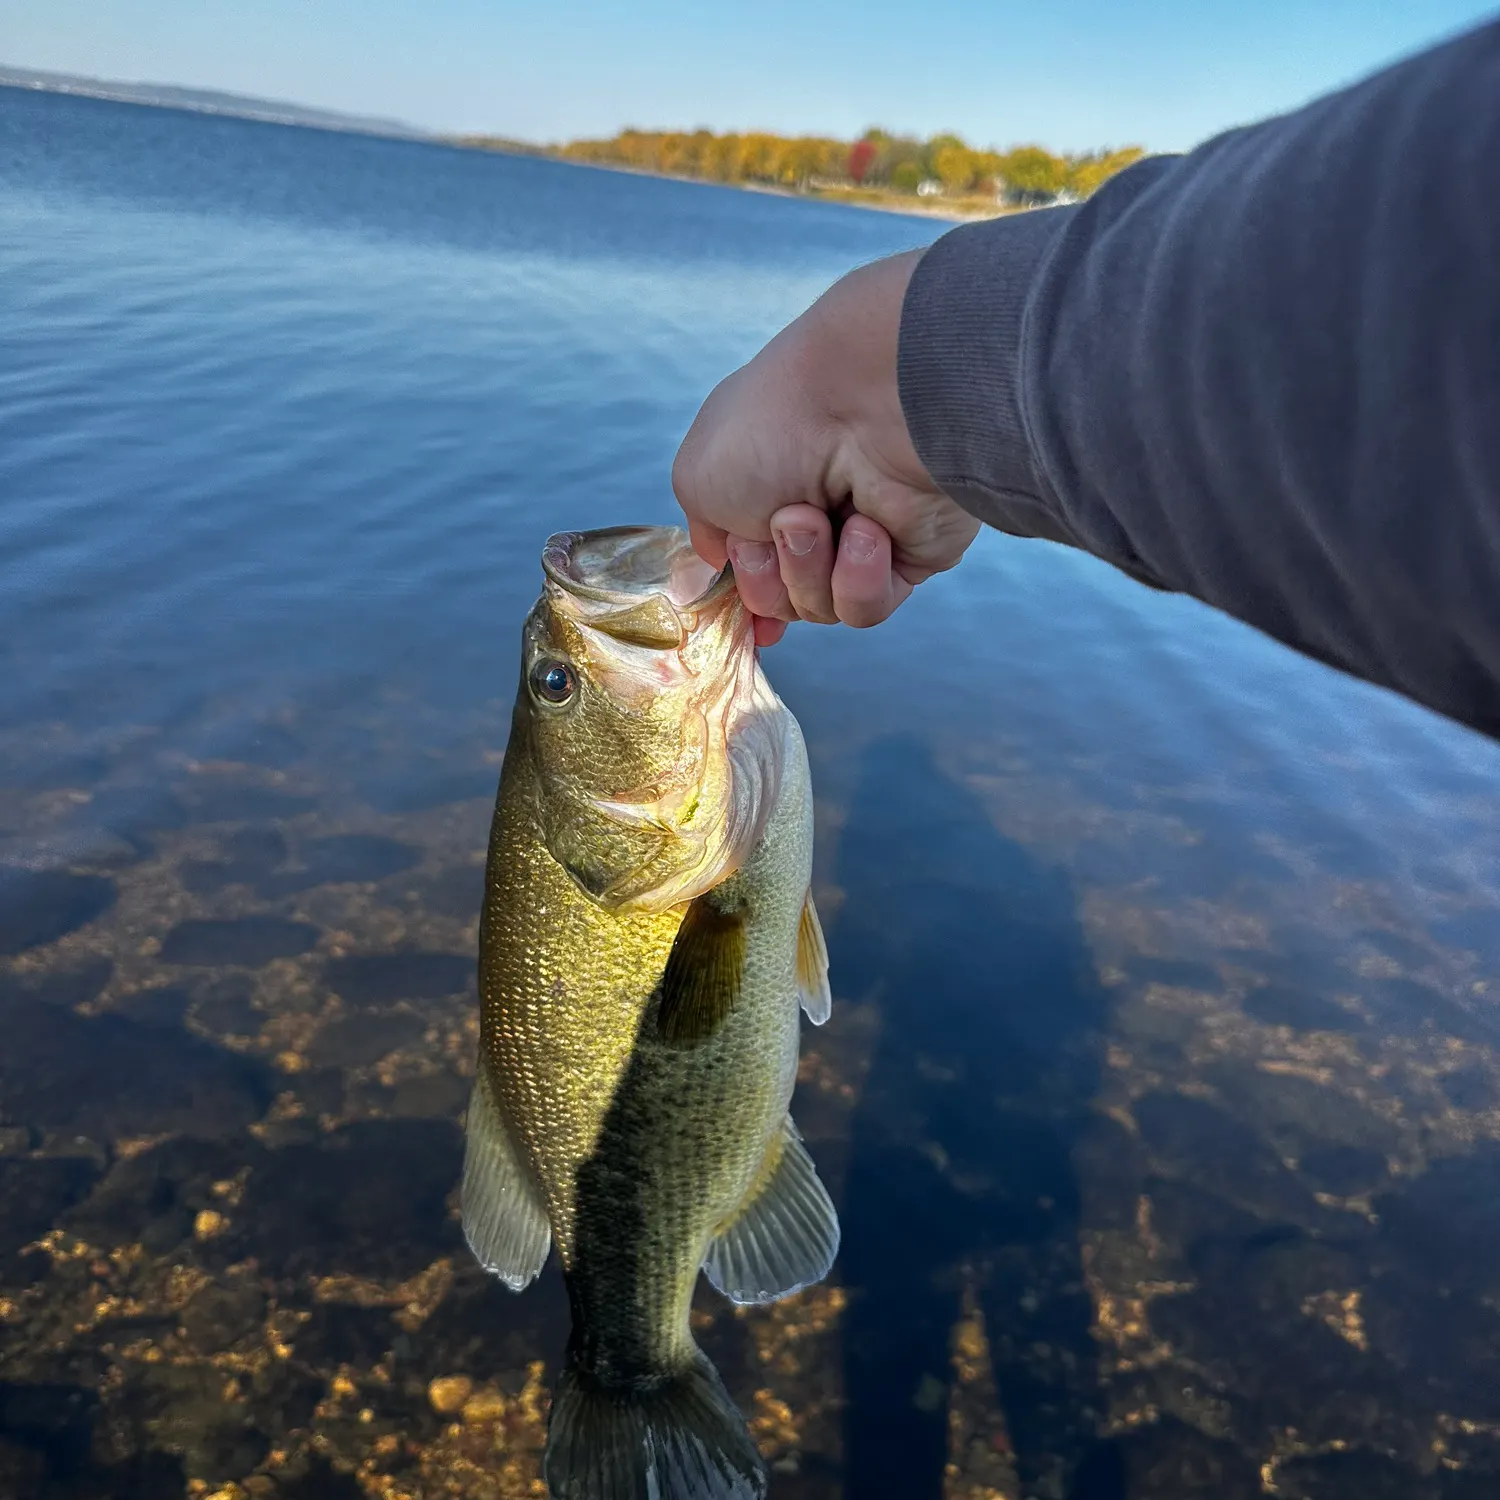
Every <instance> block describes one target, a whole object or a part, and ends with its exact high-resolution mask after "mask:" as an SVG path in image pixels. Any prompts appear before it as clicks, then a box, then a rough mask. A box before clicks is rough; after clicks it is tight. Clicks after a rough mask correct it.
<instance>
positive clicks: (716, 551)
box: [688, 516, 729, 568]
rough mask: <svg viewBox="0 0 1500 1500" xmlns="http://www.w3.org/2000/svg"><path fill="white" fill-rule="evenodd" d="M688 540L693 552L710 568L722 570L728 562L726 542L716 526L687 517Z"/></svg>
mask: <svg viewBox="0 0 1500 1500" xmlns="http://www.w3.org/2000/svg"><path fill="white" fill-rule="evenodd" d="M688 540H689V541H690V542H691V543H692V544H693V551H694V552H696V553H697V554H698V556H699V557H701V558H702V559H703V561H704V562H706V563H707V564H708V565H709V567H711V568H722V567H723V566H724V564H725V563H726V562H727V561H728V560H729V547H728V540H727V538H726V536H725V534H724V533H723V532H722V531H720V530H719V528H718V527H717V526H710V525H709V524H708V522H707V521H698V520H695V519H694V518H693V517H691V516H689V517H688Z"/></svg>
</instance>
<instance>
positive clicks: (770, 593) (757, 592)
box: [729, 536, 794, 620]
mask: <svg viewBox="0 0 1500 1500" xmlns="http://www.w3.org/2000/svg"><path fill="white" fill-rule="evenodd" d="M729 560H730V562H732V563H733V564H734V581H735V583H736V585H737V586H738V588H739V591H740V598H741V599H743V600H744V601H745V608H746V609H748V610H749V611H750V613H751V614H752V615H769V616H770V617H771V618H773V619H777V620H790V619H793V618H794V615H793V612H792V606H791V603H790V601H789V600H788V599H787V596H786V589H785V588H784V587H783V586H782V582H781V573H780V571H779V570H778V569H777V566H776V548H775V547H774V546H773V545H772V544H771V543H770V542H757V541H752V540H750V539H749V538H748V537H742V536H731V537H730V538H729Z"/></svg>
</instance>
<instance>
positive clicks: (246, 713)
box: [0, 90, 1500, 1500]
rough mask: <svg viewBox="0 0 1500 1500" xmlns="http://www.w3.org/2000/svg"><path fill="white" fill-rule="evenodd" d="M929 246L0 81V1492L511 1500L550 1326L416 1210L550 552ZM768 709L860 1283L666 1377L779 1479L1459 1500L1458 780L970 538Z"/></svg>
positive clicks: (1488, 960)
mask: <svg viewBox="0 0 1500 1500" xmlns="http://www.w3.org/2000/svg"><path fill="white" fill-rule="evenodd" d="M934 232H935V227H934V226H933V225H931V224H929V223H926V222H923V221H917V220H907V219H902V218H897V217H888V216H882V215H877V214H864V213H860V212H858V211H855V210H847V209H839V208H835V207H827V206H817V205H809V204H805V203H796V202H788V201H786V200H782V199H777V198H771V197H765V196H760V195H752V194H742V193H734V192H730V191H726V190H718V189H713V188H704V187H695V186H690V185H685V184H678V183H670V182H658V181H653V180H649V179H644V178H635V177H626V176H617V175H611V174H607V173H599V172H593V171H588V170H584V169H577V168H569V167H564V166H561V165H557V164H552V163H546V162H539V161H530V160H520V159H510V158H502V157H494V156H483V155H479V154H468V153H459V152H454V151H449V150H446V149H443V148H438V147H432V146H425V145H419V144H412V143H405V142H388V141H379V140H373V139H368V138H363V137H355V136H347V137H346V136H337V135H330V134H322V133H317V132H309V131H301V130H293V129H286V128H282V127H275V126H265V125H255V124H249V123H245V122H239V121H233V120H224V119H213V118H208V117H202V116H191V115H184V114H178V113H174V112H170V111H157V110H148V109H140V108H132V107H128V106H120V105H113V104H108V103H103V102H99V101H89V100H73V99H63V98H57V97H48V96H43V95H33V94H27V93H22V92H19V91H13V90H0V569H3V572H0V576H3V578H4V580H5V585H4V588H3V589H0V1021H3V1024H4V1028H5V1030H4V1036H5V1044H4V1047H3V1049H0V1315H3V1319H4V1322H3V1325H0V1326H3V1330H4V1337H3V1339H0V1494H5V1493H12V1492H13V1493H16V1494H18V1495H29V1494H38V1495H46V1496H49V1497H51V1496H63V1497H70V1500H71V1497H74V1496H90V1497H92V1496H105V1495H108V1496H116V1495H120V1496H126V1495H128V1496H137V1495H139V1496H152V1497H155V1496H169V1495H170V1496H177V1495H182V1494H187V1493H209V1492H214V1491H221V1492H223V1491H225V1487H226V1486H229V1485H238V1486H239V1487H240V1492H242V1493H244V1494H248V1495H256V1496H283V1495H307V1496H312V1495H320V1496H321V1495H334V1496H355V1495H391V1496H394V1495H397V1494H407V1495H411V1496H422V1497H426V1496H429V1495H433V1496H436V1495H449V1494H460V1495H474V1496H480V1495H484V1496H490V1495H494V1496H509V1495H523V1494H530V1493H534V1489H533V1486H534V1483H535V1472H536V1470H535V1459H536V1448H537V1444H538V1443H539V1441H540V1433H541V1421H540V1418H541V1412H542V1410H543V1393H544V1390H545V1383H546V1379H547V1374H548V1371H549V1370H550V1369H551V1368H552V1367H553V1364H554V1363H555V1360H556V1358H557V1356H558V1354H559V1352H560V1349H561V1341H562V1316H563V1314H562V1301H561V1294H560V1289H559V1287H558V1285H557V1283H556V1281H555V1278H549V1279H548V1280H547V1281H546V1283H545V1284H544V1285H542V1286H539V1287H538V1288H536V1289H534V1290H533V1291H532V1292H531V1293H529V1294H528V1295H527V1296H526V1297H523V1298H520V1299H510V1298H508V1297H506V1296H505V1294H504V1293H503V1292H501V1291H500V1290H499V1289H498V1288H495V1287H493V1286H488V1285H486V1284H485V1283H484V1281H483V1279H482V1278H480V1277H479V1276H478V1274H477V1273H476V1272H474V1271H473V1269H472V1267H470V1265H469V1264H468V1262H467V1259H466V1256H465V1254H464V1252H463V1249H462V1246H461V1243H460V1242H459V1240H458V1237H457V1232H456V1228H455V1225H454V1222H453V1220H452V1217H451V1213H450V1212H449V1200H448V1197H447V1195H448V1194H449V1193H450V1190H451V1188H452V1185H453V1180H454V1176H455V1173H456V1170H457V1161H458V1151H459V1141H460V1137H459V1131H458V1121H459V1119H460V1118H461V1112H462V1108H463V1100H464V1094H465V1090H466V1078H467V1074H468V1071H469V1068H470V1052H471V1049H472V1035H473V1017H472V1006H473V1002H472V995H471V993H470V991H469V985H470V980H469V969H470V965H471V960H472V952H473V945H474V937H475V930H474V918H475V914H476V911H477V904H478V891H479V886H478V878H479V861H480V859H481V858H482V849H483V840H484V835H485V831H486V825H487V818H488V802H489V799H490V797H491V795H492V792H493V785H494V780H495V774H496V765H497V761H498V752H499V750H500V749H501V747H502V746H503V742H504V735H505V730H506V723H507V717H508V709H509V700H510V696H511V693H512V690H513V684H514V674H515V645H516V638H517V631H518V627H519V624H520V621H521V618H522V617H523V615H524V613H525V610H526V608H527V607H528V606H529V603H530V601H531V599H532V598H533V597H534V595H535V592H536V587H537V582H538V565H537V557H538V552H539V548H540V544H541V542H542V540H543V539H544V538H545V536H546V535H547V533H549V532H550V531H552V530H555V529H559V528H562V527H584V526H594V525H603V524H609V523H612V522H624V521H652V520H668V519H671V517H672V514H673V511H672V505H671V501H670V495H669V493H668V489H667V484H666V473H667V467H668V464H669V461H670V457H671V453H672V451H673V447H674V444H675V441H676V438H677V437H678V435H679V434H680V433H681V431H682V430H683V428H684V427H685V425H686V423H687V421H688V420H689V419H690V417H691V415H692V412H693V410H694V409H695V407H696V405H697V402H698V401H699V400H700V399H701V397H702V394H703V393H704V392H705V391H706V389H707V388H708V387H709V385H711V383H712V382H713V381H714V380H715V379H717V378H718V377H719V376H720V375H721V374H722V373H724V372H725V371H726V370H728V369H729V368H731V367H733V366H734V365H735V364H736V363H738V362H740V361H741V360H742V359H743V358H745V357H746V356H747V355H748V354H749V353H751V352H752V351H753V350H754V349H755V348H756V347H757V346H758V344H759V343H760V342H761V341H762V340H763V339H764V338H765V337H766V336H767V335H768V334H769V333H770V332H772V331H773V330H774V329H775V328H776V327H778V326H779V325H780V324H781V323H782V322H784V321H785V320H786V319H787V318H788V317H790V316H792V315H793V314H794V313H796V312H797V311H798V310H800V308H801V307H802V306H804V305H805V304H806V303H807V302H808V301H810V300H811V299H812V297H813V296H815V295H816V293H817V292H818V291H819V290H820V289H821V288H822V287H823V286H824V285H825V284H826V283H827V282H828V281H830V280H831V279H832V278H833V277H834V276H836V275H837V274H838V273H839V272H840V271H841V270H843V269H845V268H846V267H847V266H849V265H850V264H852V263H854V262H856V261H859V260H862V259H868V258H871V257H874V256H876V255H879V254H883V253H886V252H888V251H892V250H896V249H899V248H903V247H906V246H910V245H913V244H919V243H922V242H923V241H924V240H925V239H926V238H928V237H930V236H931V235H932V233H934ZM770 667H771V670H772V673H773V676H774V678H775V681H776V683H777V685H778V687H779V688H780V689H781V691H782V693H783V695H784V696H785V697H786V698H787V700H788V701H789V702H790V703H791V704H792V706H793V708H794V709H795V710H796V712H797V713H798V715H799V717H800V719H801V721H802V723H803V726H804V729H805V730H806V732H807V735H808V739H809V743H810V746H811V750H812V754H813V758H814V770H815V777H816V781H817V785H818V791H819V796H820V806H819V813H820V819H821V821H820V828H819V899H820V904H821V906H822V908H823V910H824V913H825V921H826V924H827V926H828V929H829V939H830V945H831V950H832V959H833V970H834V989H835V995H836V998H837V1001H838V1003H837V1005H836V1010H835V1019H834V1021H833V1022H832V1023H830V1026H829V1027H828V1028H827V1029H826V1030H825V1031H824V1032H821V1033H817V1034H813V1035H809V1037H808V1038H807V1040H806V1045H805V1053H806V1057H805V1062H804V1069H803V1074H804V1077H803V1087H802V1092H801V1097H800V1098H799V1100H798V1103H797V1106H796V1113H797V1115H798V1118H799V1121H800V1123H801V1124H802V1127H803V1129H804V1131H805V1133H806V1134H807V1135H808V1137H809V1139H810V1140H811V1142H812V1144H813V1148H814V1152H815V1155H817V1157H818V1159H819V1162H820V1164H822V1166H823V1168H824V1171H825V1175H826V1176H827V1177H828V1178H829V1180H830V1183H831V1185H832V1186H833V1188H834V1190H835V1195H836V1197H838V1198H839V1200H840V1204H841V1210H842V1213H843V1217H844V1223H845V1253H844V1255H843V1257H842V1260H841V1264H840V1268H839V1271H838V1274H837V1278H836V1283H835V1284H834V1285H833V1286H831V1287H830V1288H825V1289H822V1290H821V1291H819V1292H818V1293H815V1294H812V1295H810V1296H808V1297H806V1298H803V1299H798V1300H796V1301H795V1302H793V1303H789V1304H786V1305H785V1306H783V1307H781V1308H778V1309H775V1310H772V1311H769V1312H761V1313H755V1314H751V1315H747V1316H740V1315H734V1314H731V1313H729V1312H727V1311H726V1310H725V1309H724V1308H722V1307H721V1306H719V1305H717V1304H716V1303H715V1302H714V1301H713V1300H712V1299H711V1298H710V1297H708V1296H707V1295H706V1294H705V1297H704V1301H703V1305H702V1322H703V1328H702V1337H703V1339H704V1342H705V1344H706V1345H707V1346H708V1347H709V1348H710V1349H711V1350H712V1351H713V1352H714V1354H715V1356H716V1358H718V1359H719V1361H720V1363H721V1366H722V1368H723V1369H724V1371H725V1374H726V1378H727V1379H728V1380H729V1382H730V1384H731V1387H732V1388H733V1389H734V1390H735V1392H736V1394H737V1395H738V1396H739V1397H740V1399H741V1400H742V1403H743V1404H744V1406H745V1408H746V1410H747V1411H748V1412H750V1413H751V1415H752V1419H753V1421H754V1423H755V1430H756V1432H757V1435H758V1436H759V1438H760V1439H761V1441H762V1444H763V1446H764V1447H765V1448H766V1451H767V1452H768V1454H770V1456H771V1457H772V1458H773V1460H774V1462H775V1463H776V1465H777V1478H776V1491H775V1493H776V1494H777V1495H778V1496H781V1497H788V1500H791V1497H798V1496H808V1497H811V1496H817V1497H833V1496H840V1495H842V1496H846V1497H849V1500H870V1497H876V1496H886V1495H894V1494H901V1495H903V1496H911V1497H914V1500H927V1497H937V1496H939V1495H942V1496H945V1497H963V1500H968V1497H974V1500H978V1497H981V1496H990V1497H993V1496H997V1495H998V1496H1004V1497H1006V1500H1019V1497H1021V1496H1024V1495H1031V1496H1036V1497H1039V1500H1040V1497H1058V1500H1063V1497H1066V1500H1116V1497H1127V1496H1128V1497H1142V1500H1144V1497H1152V1500H1155V1497H1162V1500H1177V1497H1197V1496H1204V1497H1207V1496H1210V1495H1212V1496H1215V1497H1219V1496H1227V1497H1237V1496H1241V1495H1245V1496H1248V1495H1255V1494H1262V1493H1272V1494H1277V1495H1282V1496H1293V1497H1306V1500H1321V1497H1345V1496H1348V1497H1351V1500H1352V1497H1355V1496H1359V1497H1364V1496H1383V1495H1387V1494H1389V1495H1400V1496H1402V1497H1408V1496H1423V1497H1425V1496H1434V1497H1445V1500H1446V1497H1450V1496H1459V1497H1467V1496H1476V1497H1477V1496H1480V1495H1490V1494H1492V1493H1493V1492H1494V1489H1495V1486H1496V1484H1497V1483H1500V1398H1497V1396H1496V1394H1495V1393H1496V1392H1497V1391H1500V1312H1497V1309H1500V1271H1497V1269H1496V1268H1497V1266H1500V1253H1497V1252H1500V1208H1497V1207H1496V1204H1497V1203H1500V1196H1497V1188H1500V1146H1497V1144H1496V1143H1497V1139H1500V1055H1497V1053H1496V1050H1495V1047H1496V1038H1497V1035H1500V1031H1497V1027H1496V1017H1495V1013H1494V1002H1493V997H1492V993H1491V992H1492V986H1493V979H1492V975H1493V974H1494V972H1495V968H1496V962H1495V961H1496V958H1497V956H1500V955H1497V946H1500V945H1497V942H1496V939H1495V937H1494V932H1495V923H1494V921H1493V917H1494V913H1495V911H1496V899H1497V898H1496V875H1497V872H1496V867H1495V850H1496V848H1497V847H1500V845H1497V839H1496V832H1497V829H1496V823H1497V817H1496V809H1495V800H1494V795H1493V789H1494V787H1495V785H1496V775H1497V771H1500V755H1497V751H1496V749H1495V747H1494V746H1492V745H1490V744H1488V743H1486V742H1482V741H1480V740H1478V739H1476V738H1475V737H1473V736H1471V735H1469V734H1467V733H1465V732H1464V731H1461V730H1459V729H1456V728H1454V727H1452V726H1450V725H1446V724H1443V723H1441V722H1439V721H1437V720H1435V719H1433V718H1432V717H1430V716H1428V715H1426V714H1424V713H1422V712H1420V711H1418V710H1416V709H1413V708H1411V707H1410V706H1408V705H1404V704H1401V703H1399V702H1397V701H1395V700H1393V699H1391V698H1389V697H1388V696H1386V695H1383V694H1381V693H1378V692H1376V691H1374V690H1371V689H1368V688H1364V687H1362V686H1360V685H1358V684H1355V683H1352V682H1349V681H1346V680H1344V679H1342V678H1339V677H1337V676H1336V675H1334V674H1332V673H1330V672H1328V671H1326V670H1324V669H1322V668H1320V667H1317V666H1315V665H1313V664H1310V663H1307V662H1303V661H1301V660H1299V659H1297V658H1295V657H1293V656H1291V655H1289V654H1288V653H1286V652H1284V651H1282V650H1280V649H1279V648H1277V647H1275V646H1273V645H1271V644H1269V643H1267V642H1265V641H1263V640H1261V639H1260V638H1258V637H1256V636H1255V635H1253V634H1252V633H1251V632H1249V631H1246V630H1243V629H1241V628H1239V627H1237V626H1235V625H1233V624H1232V623H1231V622H1228V621H1224V620H1221V619H1217V618H1215V617H1214V616H1212V615H1211V614H1209V613H1208V612H1207V611H1205V610H1203V609H1201V608H1199V607H1198V606H1196V605H1193V604H1192V603H1190V602H1188V601H1183V600H1174V599H1163V598H1160V597H1157V596H1155V595H1152V594H1150V593H1148V592H1147V591H1144V590H1141V589H1139V588H1137V587H1136V586H1134V585H1132V584H1130V583H1129V582H1128V581H1126V580H1123V579H1121V578H1117V577H1115V576H1114V575H1112V574H1111V573H1110V572H1109V571H1108V570H1107V569H1105V568H1103V567H1101V566H1098V565H1095V564H1094V563H1092V562H1091V561H1090V560H1088V559H1084V558H1079V557H1073V556H1070V555H1068V554H1066V553H1063V552H1061V551H1059V550H1057V549H1052V548H1049V547H1046V546H1043V545H1040V544H1023V543H1016V542H1011V541H1007V540H1005V539H999V538H988V539H985V540H984V541H983V542H982V543H981V545H980V546H979V547H977V548H976V549H975V552H974V555H973V556H972V557H971V558H970V559H969V560H967V561H966V562H965V563H964V565H963V567H962V568H961V569H960V570H959V571H958V572H957V573H955V574H954V575H952V576H951V577H949V578H947V579H944V580H940V581H938V582H935V583H933V584H931V585H929V586H927V587H926V588H924V589H923V590H921V591H919V595H918V597H917V598H916V599H915V600H914V601H913V603H912V604H911V605H910V606H909V607H908V608H907V609H905V610H904V611H903V613H902V616H901V617H900V619H899V620H898V622H897V623H896V624H894V625H892V626H890V627H889V628H886V629H883V630H880V631H876V632H873V633H870V634H864V635H855V634H852V633H849V634H836V633H828V632H816V631H807V630H804V631H800V632H794V634H793V637H792V638H791V639H790V640H789V641H788V642H787V643H786V644H785V645H783V646H781V647H778V648H777V649H776V651H775V652H774V653H772V654H771V656H770ZM537 1361H540V1362H542V1364H541V1367H540V1369H533V1368H532V1366H533V1365H534V1362H537ZM435 1380H436V1381H442V1380H449V1381H468V1382H469V1383H470V1389H469V1390H468V1392H467V1396H468V1405H467V1406H466V1407H462V1409H461V1410H459V1409H454V1410H448V1409H446V1408H447V1406H448V1405H450V1404H451V1402H452V1400H453V1399H456V1395H457V1394H463V1388H462V1387H461V1386H459V1385H449V1386H439V1387H436V1388H433V1387H432V1384H431V1383H432V1382H433V1381H435ZM439 1407H442V1408H444V1409H443V1410H439V1409H437V1408H439ZM367 1412H368V1413H369V1416H368V1417H366V1416H365V1415H364V1414H365V1413H367ZM227 1493H229V1494H236V1493H237V1492H236V1491H234V1490H232V1489H231V1490H228V1491H227Z"/></svg>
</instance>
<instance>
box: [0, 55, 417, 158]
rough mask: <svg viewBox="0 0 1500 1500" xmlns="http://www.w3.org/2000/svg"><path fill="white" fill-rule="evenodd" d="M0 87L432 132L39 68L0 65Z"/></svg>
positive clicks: (371, 130)
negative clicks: (52, 71) (80, 76)
mask: <svg viewBox="0 0 1500 1500" xmlns="http://www.w3.org/2000/svg"><path fill="white" fill-rule="evenodd" d="M0 87H5V88H15V89H44V90H46V91H47V92H49V93H54V94H85V95H87V96H88V97H90V98H93V99H117V100H120V101H121V102H122V103H125V104H154V105H157V106H158V107H161V108H165V109H191V110H196V111H197V112H198V113H199V114H205V115H237V116H238V117H239V118H241V119H245V120H270V121H272V122H274V123H275V124H278V125H307V126H311V127H312V128H313V129H315V130H349V131H355V132H358V133H359V134H362V135H390V136H401V137H406V138H408V139H412V140H424V139H428V138H429V132H427V131H425V130H418V129H417V127H416V126H415V125H406V124H403V123H402V122H401V121H400V120H380V119H371V118H367V117H365V116H363V115H344V114H339V113H338V112H337V111H336V110H331V109H312V108H309V107H308V106H307V105H304V104H287V103H285V102H284V101H282V100H280V99H254V98H251V97H250V96H249V95H247V94H224V93H220V92H218V91H217V90H215V89H185V88H178V87H177V86H176V85H174V84H168V83H116V82H113V81H112V80H109V79H104V78H78V77H75V76H74V75H73V74H71V73H46V72H43V71H42V70H41V69H39V68H9V67H6V66H5V65H4V64H0Z"/></svg>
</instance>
